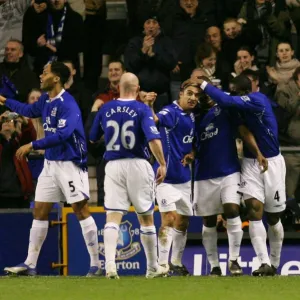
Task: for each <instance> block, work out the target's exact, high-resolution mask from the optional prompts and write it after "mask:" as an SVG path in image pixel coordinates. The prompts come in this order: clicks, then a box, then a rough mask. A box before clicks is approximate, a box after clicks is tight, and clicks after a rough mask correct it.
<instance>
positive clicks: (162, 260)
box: [158, 211, 176, 266]
mask: <svg viewBox="0 0 300 300" xmlns="http://www.w3.org/2000/svg"><path fill="white" fill-rule="evenodd" d="M160 216H161V227H160V228H159V232H158V253H159V254H158V263H159V265H162V266H166V265H168V264H169V255H170V251H171V245H172V241H173V226H174V222H175V219H176V211H169V212H161V213H160Z"/></svg>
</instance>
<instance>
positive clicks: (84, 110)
mask: <svg viewBox="0 0 300 300" xmlns="http://www.w3.org/2000/svg"><path fill="white" fill-rule="evenodd" d="M63 63H64V64H65V66H67V67H68V68H69V70H70V74H71V75H70V78H69V80H68V81H67V82H66V83H65V85H64V88H65V90H66V91H67V92H69V93H70V94H71V95H72V96H73V97H74V99H75V100H76V102H77V104H78V106H79V108H80V110H81V114H82V120H83V122H85V120H86V118H87V117H88V115H89V110H90V108H91V106H92V93H91V92H90V91H89V90H88V89H86V88H85V86H84V84H83V82H81V80H80V79H79V78H78V77H79V76H78V77H76V74H77V70H76V69H75V66H74V64H73V62H72V61H70V60H65V61H63Z"/></svg>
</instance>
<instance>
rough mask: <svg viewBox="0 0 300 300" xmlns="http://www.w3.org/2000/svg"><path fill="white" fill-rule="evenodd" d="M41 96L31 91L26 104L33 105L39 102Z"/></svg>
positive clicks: (38, 92) (39, 93) (36, 91)
mask: <svg viewBox="0 0 300 300" xmlns="http://www.w3.org/2000/svg"><path fill="white" fill-rule="evenodd" d="M41 95H42V93H41V92H40V91H38V90H33V91H31V92H30V93H29V95H28V100H27V103H28V104H33V103H35V102H37V101H38V100H39V98H40V97H41Z"/></svg>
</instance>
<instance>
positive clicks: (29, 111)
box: [5, 96, 45, 118]
mask: <svg viewBox="0 0 300 300" xmlns="http://www.w3.org/2000/svg"><path fill="white" fill-rule="evenodd" d="M44 101H45V99H44V97H43V96H41V97H40V99H39V100H38V101H37V102H35V103H33V104H24V103H21V102H19V101H16V100H13V99H6V101H5V105H6V106H7V107H8V108H9V109H11V110H12V111H14V112H16V113H18V114H19V115H22V116H25V117H28V118H39V117H41V116H42V111H43V107H44Z"/></svg>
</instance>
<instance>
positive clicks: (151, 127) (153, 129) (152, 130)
mask: <svg viewBox="0 0 300 300" xmlns="http://www.w3.org/2000/svg"><path fill="white" fill-rule="evenodd" d="M150 130H151V132H152V133H153V134H159V132H158V130H157V127H156V126H150Z"/></svg>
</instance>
